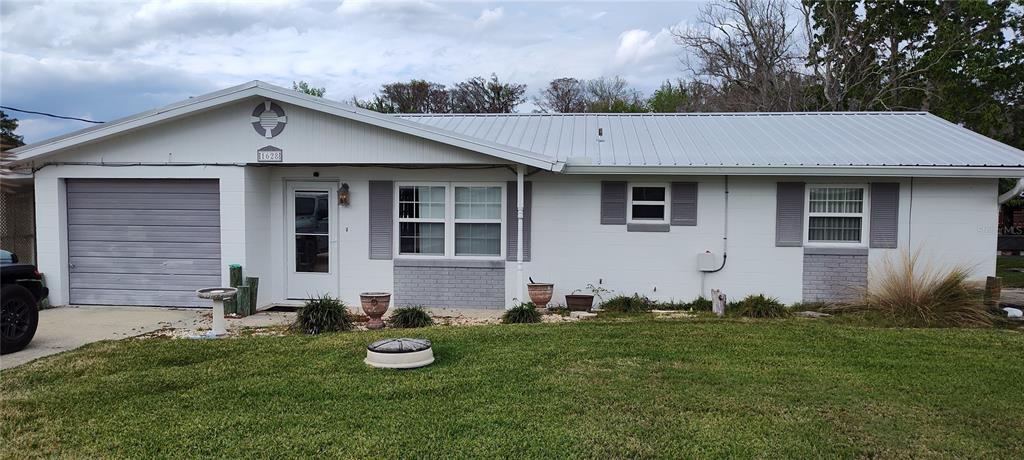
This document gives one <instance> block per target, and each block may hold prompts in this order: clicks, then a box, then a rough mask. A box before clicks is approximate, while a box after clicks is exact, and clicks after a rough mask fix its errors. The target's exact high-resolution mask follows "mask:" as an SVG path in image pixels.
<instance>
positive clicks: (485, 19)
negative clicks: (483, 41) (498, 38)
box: [473, 6, 505, 29]
mask: <svg viewBox="0 0 1024 460" xmlns="http://www.w3.org/2000/svg"><path fill="white" fill-rule="evenodd" d="M503 16H505V8H502V7H500V6H499V7H497V8H494V9H492V10H487V9H485V10H483V11H481V12H480V17H478V18H476V22H474V23H473V26H474V27H476V28H477V29H483V28H485V27H487V26H489V25H490V24H492V23H494V22H496V21H498V20H500V19H501V18H502V17H503Z"/></svg>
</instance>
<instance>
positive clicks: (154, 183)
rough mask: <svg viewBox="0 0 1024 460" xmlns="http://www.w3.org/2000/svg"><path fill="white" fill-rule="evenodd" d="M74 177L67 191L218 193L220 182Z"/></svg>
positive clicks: (206, 180)
mask: <svg viewBox="0 0 1024 460" xmlns="http://www.w3.org/2000/svg"><path fill="white" fill-rule="evenodd" d="M145 182H146V183H145V185H144V186H140V185H139V183H140V181H139V180H136V179H75V180H73V181H68V183H67V190H68V193H88V192H92V193H119V192H130V193H136V192H139V191H144V192H147V193H205V194H217V193H220V184H219V183H218V182H217V181H215V180H209V179H145Z"/></svg>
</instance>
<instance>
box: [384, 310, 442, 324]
mask: <svg viewBox="0 0 1024 460" xmlns="http://www.w3.org/2000/svg"><path fill="white" fill-rule="evenodd" d="M388 324H390V325H391V327H397V328H401V329H409V328H416V327H427V326H433V325H434V319H433V318H431V317H430V313H427V311H426V310H424V309H423V307H402V308H397V309H395V311H394V312H393V313H391V318H388Z"/></svg>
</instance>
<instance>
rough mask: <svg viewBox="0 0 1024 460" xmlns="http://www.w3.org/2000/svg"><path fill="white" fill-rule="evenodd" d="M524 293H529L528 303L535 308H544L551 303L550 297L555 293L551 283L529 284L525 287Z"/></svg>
mask: <svg viewBox="0 0 1024 460" xmlns="http://www.w3.org/2000/svg"><path fill="white" fill-rule="evenodd" d="M526 292H529V293H530V301H532V302H533V304H534V305H536V306H537V308H545V307H547V306H548V302H550V301H551V295H552V294H553V293H554V292H555V285H554V284H551V283H529V284H527V285H526Z"/></svg>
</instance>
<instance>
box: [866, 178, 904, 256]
mask: <svg viewBox="0 0 1024 460" xmlns="http://www.w3.org/2000/svg"><path fill="white" fill-rule="evenodd" d="M869 206H871V222H870V223H869V226H870V227H871V229H870V230H869V231H870V238H869V240H870V241H869V246H871V247H873V248H895V247H896V237H897V232H898V229H899V220H900V184H898V183H896V182H878V183H874V184H871V202H870V203H869Z"/></svg>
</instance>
